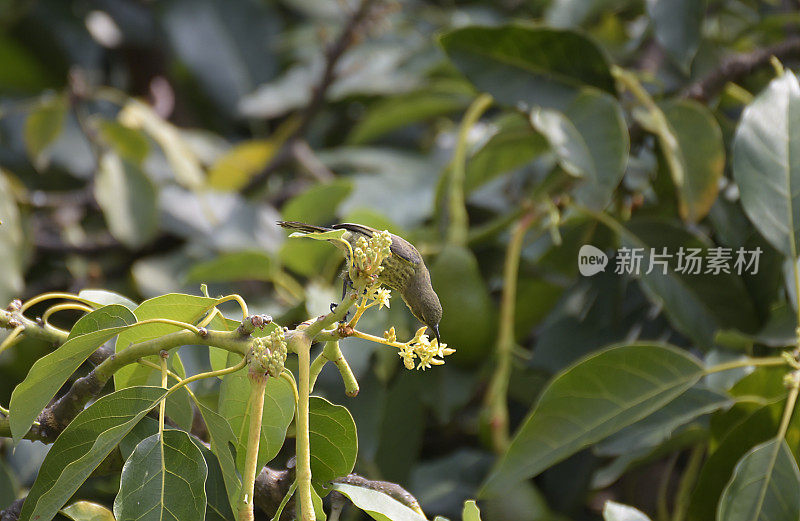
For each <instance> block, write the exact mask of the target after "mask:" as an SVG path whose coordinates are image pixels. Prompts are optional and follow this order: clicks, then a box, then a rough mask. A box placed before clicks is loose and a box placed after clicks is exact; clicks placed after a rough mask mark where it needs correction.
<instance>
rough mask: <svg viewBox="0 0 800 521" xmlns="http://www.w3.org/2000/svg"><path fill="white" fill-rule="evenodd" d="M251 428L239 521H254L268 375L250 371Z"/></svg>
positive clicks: (248, 437)
mask: <svg viewBox="0 0 800 521" xmlns="http://www.w3.org/2000/svg"><path fill="white" fill-rule="evenodd" d="M248 376H249V377H250V400H248V401H249V403H250V411H249V412H250V430H249V431H248V434H247V455H246V458H245V464H244V473H243V474H242V491H241V495H240V496H239V516H238V520H239V521H253V489H254V488H255V483H256V473H257V472H258V469H257V468H256V467H257V465H258V445H259V443H260V441H261V420H262V416H263V414H264V392H265V391H266V389H267V379H268V376H267V375H266V374H264V373H252V372H251V373H250V374H249V375H248Z"/></svg>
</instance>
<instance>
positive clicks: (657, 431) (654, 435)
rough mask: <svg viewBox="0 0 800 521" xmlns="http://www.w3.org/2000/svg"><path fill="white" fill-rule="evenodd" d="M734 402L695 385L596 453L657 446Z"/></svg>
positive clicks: (601, 445) (616, 453)
mask: <svg viewBox="0 0 800 521" xmlns="http://www.w3.org/2000/svg"><path fill="white" fill-rule="evenodd" d="M731 404H732V401H731V399H730V398H729V397H728V396H726V395H724V394H721V393H718V392H715V391H712V390H710V389H706V388H704V387H700V386H695V387H692V388H691V389H689V390H688V391H686V392H685V393H683V394H682V395H680V396H679V397H677V398H675V399H674V400H672V401H671V402H670V403H668V404H667V405H665V406H664V407H662V408H661V409H659V410H658V411H656V412H654V413H653V414H651V415H650V416H648V417H646V418H644V419H642V420H639V421H638V422H636V423H634V424H633V425H630V426H628V427H626V428H624V429H622V430H621V431H619V432H618V433H616V434H614V435H613V436H610V437H609V438H607V439H605V440H603V441H602V442H600V443H598V444H597V446H596V447H595V452H597V453H598V454H600V455H603V456H620V455H623V454H625V453H628V452H632V451H636V450H639V449H643V448H646V447H654V446H656V445H658V444H659V443H661V442H663V441H664V440H666V439H668V438H669V437H670V435H671V434H672V433H673V432H675V431H676V430H677V429H678V428H680V427H681V426H683V425H685V424H687V423H689V422H691V421H693V420H694V419H696V418H697V417H698V416H700V415H703V414H708V413H711V412H714V411H716V410H718V409H721V408H723V407H726V406H728V407H729V406H730V405H731Z"/></svg>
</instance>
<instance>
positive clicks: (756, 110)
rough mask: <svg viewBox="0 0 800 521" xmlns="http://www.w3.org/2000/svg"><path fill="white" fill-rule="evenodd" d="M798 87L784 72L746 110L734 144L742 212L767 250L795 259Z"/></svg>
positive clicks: (798, 236) (799, 198)
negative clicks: (758, 233)
mask: <svg viewBox="0 0 800 521" xmlns="http://www.w3.org/2000/svg"><path fill="white" fill-rule="evenodd" d="M799 132H800V85H798V82H797V77H796V76H795V75H794V74H792V73H791V72H786V73H785V74H783V75H782V76H780V77H779V78H776V79H774V80H772V81H771V82H770V84H769V85H768V86H767V88H766V89H765V90H764V91H763V92H761V93H760V94H759V95H758V96H756V98H755V99H754V100H753V102H752V103H751V104H750V105H748V106H747V108H745V110H744V112H743V113H742V118H741V120H740V122H739V126H738V127H737V129H736V137H735V138H734V142H733V177H734V179H735V180H736V183H737V184H738V185H739V192H740V193H741V199H742V206H743V207H744V211H745V213H747V216H748V217H749V218H750V220H751V221H752V222H753V225H755V227H756V229H758V231H759V232H760V233H761V235H763V236H764V238H765V239H767V240H768V241H769V242H770V244H772V245H773V246H774V247H775V248H777V249H778V250H780V251H781V252H782V253H783V254H784V255H786V256H788V257H790V258H797V254H798V247H797V244H798V241H800V189H798V186H800V163H799V162H798V159H797V158H800V139H798V138H797V136H798V135H799V134H798V133H799Z"/></svg>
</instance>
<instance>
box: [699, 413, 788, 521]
mask: <svg viewBox="0 0 800 521" xmlns="http://www.w3.org/2000/svg"><path fill="white" fill-rule="evenodd" d="M741 405H742V404H737V405H735V406H734V407H733V408H732V409H731V410H730V411H729V412H728V413H727V414H728V415H730V416H731V423H732V424H731V425H729V426H727V427H728V428H727V432H725V433H723V434H720V435H719V439H718V440H717V441H716V443H715V445H716V446H715V448H714V450H713V452H712V453H711V454H710V455H709V457H708V458H707V459H706V461H705V463H703V468H702V469H701V470H700V475H699V476H698V478H697V483H696V485H695V487H694V490H693V491H692V496H691V498H690V501H689V509H688V512H687V519H688V520H689V521H707V520H709V519H714V515H715V512H716V509H717V505H718V503H719V498H720V495H721V494H722V491H723V489H724V488H725V483H726V481H728V480H729V479H730V477H731V475H732V473H733V470H734V467H735V465H736V462H737V461H738V460H739V459H740V458H741V457H742V456H744V454H745V453H747V451H748V450H750V449H751V448H752V447H753V446H754V445H757V444H759V443H762V442H764V441H766V440H769V439H770V438H773V437H774V436H775V433H776V432H777V430H778V423H779V421H780V414H781V410H782V404H781V403H780V402H778V403H777V404H774V405H763V406H760V407H756V408H755V409H753V407H748V408H746V409H745V408H743V407H741ZM749 405H752V404H749ZM714 423H715V422H713V421H712V432H713V431H714V430H716V429H714Z"/></svg>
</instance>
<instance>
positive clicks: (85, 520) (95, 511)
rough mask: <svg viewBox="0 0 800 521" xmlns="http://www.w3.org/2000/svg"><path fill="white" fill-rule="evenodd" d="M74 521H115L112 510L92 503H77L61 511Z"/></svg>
mask: <svg viewBox="0 0 800 521" xmlns="http://www.w3.org/2000/svg"><path fill="white" fill-rule="evenodd" d="M61 513H62V514H64V515H65V516H67V517H68V518H70V519H72V521H115V520H114V514H113V513H111V510H109V509H107V508H106V507H104V506H103V505H100V504H98V503H92V502H91V501H76V502H75V503H73V504H71V505H70V506H68V507H65V508H63V509H62V510H61Z"/></svg>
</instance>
